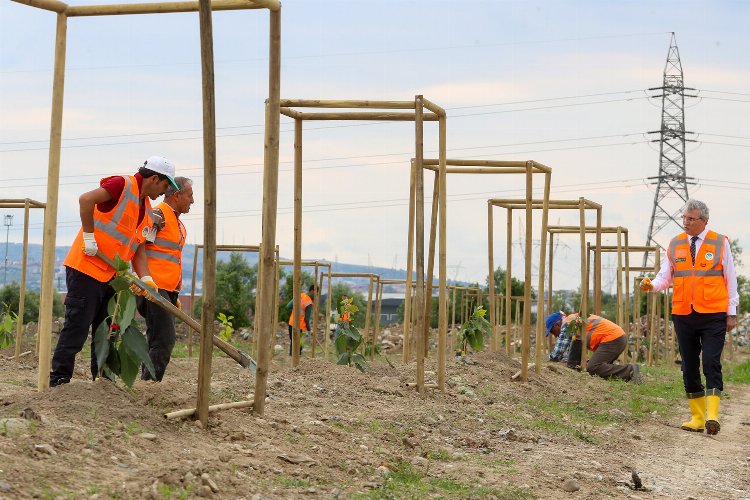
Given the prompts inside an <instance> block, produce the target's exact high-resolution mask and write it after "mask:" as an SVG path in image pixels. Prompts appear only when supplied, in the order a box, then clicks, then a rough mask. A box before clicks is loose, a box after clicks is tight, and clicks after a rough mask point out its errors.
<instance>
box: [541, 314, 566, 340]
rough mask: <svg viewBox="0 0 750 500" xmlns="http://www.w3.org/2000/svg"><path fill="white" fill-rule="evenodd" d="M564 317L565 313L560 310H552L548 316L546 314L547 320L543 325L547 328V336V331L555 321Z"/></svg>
mask: <svg viewBox="0 0 750 500" xmlns="http://www.w3.org/2000/svg"><path fill="white" fill-rule="evenodd" d="M564 317H565V313H563V312H562V311H557V312H553V313H552V314H550V315H549V316H547V320H546V321H545V322H544V326H545V327H546V329H547V334H546V335H547V336H549V331H550V330H552V327H553V326H555V323H557V322H558V321H560V320H561V319H563V318H564Z"/></svg>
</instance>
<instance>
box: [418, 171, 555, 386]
mask: <svg viewBox="0 0 750 500" xmlns="http://www.w3.org/2000/svg"><path fill="white" fill-rule="evenodd" d="M412 163H414V160H412ZM439 164H440V162H439V160H438V159H425V160H424V163H423V166H424V168H426V169H429V170H433V171H436V173H437V170H436V167H438V166H439ZM445 164H446V170H445V171H446V173H447V174H524V175H525V176H526V196H527V198H528V199H531V197H532V195H531V193H532V191H533V174H535V173H541V174H544V202H543V203H544V211H543V213H542V225H543V226H546V224H547V205H546V204H547V202H548V201H549V191H550V183H551V174H552V169H551V168H549V167H547V166H546V165H543V164H541V163H538V162H535V161H533V160H528V161H513V160H510V161H509V160H476V159H446V160H445ZM437 181H438V179H437V176H436V179H435V186H436V187H435V188H433V204H432V218H431V223H430V247H429V249H430V254H429V267H428V271H427V280H428V282H427V283H428V287H429V284H430V283H431V282H432V268H433V261H434V254H435V224H436V210H437V206H436V203H435V198H436V197H438V198H439V197H440V192H442V193H445V194H444V195H443V197H445V196H447V191H446V189H442V191H439V190H437V189H436V188H437V185H438V182H437ZM422 185H424V183H422ZM411 200H412V196H411V195H410V206H412V204H411ZM489 212H490V217H491V209H490V210H489ZM410 213H411V212H410ZM527 223H528V225H529V227H530V226H531V212H529V213H528V214H527ZM409 224H410V234H411V227H412V220H411V216H410V218H409ZM444 230H445V228H444V227H443V226H442V225H441V234H442V233H444ZM528 234H529V235H530V233H528ZM489 237H490V238H491V236H489ZM544 244H545V240H544V236H543V238H542V255H541V256H540V258H541V263H542V267H543V264H544V258H545V256H546V254H545V252H544ZM527 258H528V259H529V260H527V263H526V266H527V283H528V286H527V291H526V293H527V294H528V295H529V296H530V294H531V260H530V258H531V254H530V253H529V252H527ZM408 259H409V261H410V262H411V252H409V257H408ZM492 266H493V263H492V258H490V267H492ZM407 273H408V270H407ZM489 276H490V277H489V280H490V281H493V280H494V269H491V270H490V275H489ZM540 286H541V287H542V290H543V288H544V282H543V281H541V282H540ZM490 294H491V295H494V286H491V287H490ZM441 300H442V296H441ZM425 307H426V311H427V312H426V314H429V299H427V300H426V305H425ZM494 309H495V308H494V299H493V298H491V299H490V323H491V324H492V329H493V335H492V339H493V341H492V344H493V348H494V350H497V335H496V334H495V333H496V332H495V324H496V322H495V310H494ZM530 321H531V316H529V322H530ZM446 329H447V323H446ZM428 332H429V329H428V328H424V327H423V331H422V332H420V333H421V336H422V338H423V339H424V342H423V343H424V345H426V338H425V337H426V336H427V333H428ZM439 334H440V335H441V337H439V339H438V344H440V341H441V338H442V336H443V335H444V332H443V331H442V329H441V330H440V332H439ZM405 357H406V356H405ZM438 385H439V386H440V387H441V389H442V386H441V385H440V364H439V363H438Z"/></svg>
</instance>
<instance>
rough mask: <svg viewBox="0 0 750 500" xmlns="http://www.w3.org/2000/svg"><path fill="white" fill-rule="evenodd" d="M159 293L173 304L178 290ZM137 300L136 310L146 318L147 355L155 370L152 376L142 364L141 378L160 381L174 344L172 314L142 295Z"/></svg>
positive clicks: (160, 291) (175, 301) (175, 302)
mask: <svg viewBox="0 0 750 500" xmlns="http://www.w3.org/2000/svg"><path fill="white" fill-rule="evenodd" d="M159 294H160V295H161V296H162V297H164V298H165V299H167V300H168V301H170V302H171V303H172V304H173V305H177V298H178V297H179V295H180V292H168V291H166V290H159ZM137 301H138V312H139V313H140V314H141V316H143V317H144V318H145V319H146V338H147V339H148V356H149V357H150V358H151V362H152V363H153V364H154V372H155V373H154V375H155V376H154V377H152V376H151V372H149V371H148V368H146V366H145V365H143V366H141V379H142V380H156V381H157V382H161V379H162V378H164V372H165V371H166V369H167V365H168V364H169V360H170V359H171V358H172V349H174V344H175V330H174V316H172V315H171V314H170V313H168V312H167V311H165V310H164V309H162V308H161V307H159V306H157V305H156V304H154V303H152V302H149V301H148V300H146V299H144V298H143V297H138V299H137Z"/></svg>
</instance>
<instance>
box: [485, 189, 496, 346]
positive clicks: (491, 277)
mask: <svg viewBox="0 0 750 500" xmlns="http://www.w3.org/2000/svg"><path fill="white" fill-rule="evenodd" d="M492 211H493V207H492V202H490V201H487V264H488V267H489V272H488V274H487V292H488V293H489V296H490V327H491V328H492V350H493V351H495V352H497V347H498V342H497V316H496V315H495V256H494V244H493V229H494V228H493V221H492Z"/></svg>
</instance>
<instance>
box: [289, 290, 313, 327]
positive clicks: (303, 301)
mask: <svg viewBox="0 0 750 500" xmlns="http://www.w3.org/2000/svg"><path fill="white" fill-rule="evenodd" d="M312 303H313V301H312V299H311V298H310V296H309V295H307V294H306V293H302V294H300V305H299V307H300V314H299V329H300V330H305V331H306V330H307V329H308V328H307V323H305V310H306V309H307V308H308V307H310V306H311V305H312ZM293 319H294V308H292V314H290V315H289V324H290V325H292V326H294V322H293V321H292V320H293Z"/></svg>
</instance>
